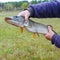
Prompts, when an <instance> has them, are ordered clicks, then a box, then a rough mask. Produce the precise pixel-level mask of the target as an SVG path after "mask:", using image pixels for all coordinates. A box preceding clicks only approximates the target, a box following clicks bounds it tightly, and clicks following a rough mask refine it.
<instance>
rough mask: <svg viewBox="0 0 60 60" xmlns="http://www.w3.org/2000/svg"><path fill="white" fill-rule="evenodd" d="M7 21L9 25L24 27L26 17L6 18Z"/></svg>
mask: <svg viewBox="0 0 60 60" xmlns="http://www.w3.org/2000/svg"><path fill="white" fill-rule="evenodd" d="M5 21H6V22H7V23H9V24H12V25H15V26H18V27H24V21H25V20H24V17H22V16H12V17H5Z"/></svg>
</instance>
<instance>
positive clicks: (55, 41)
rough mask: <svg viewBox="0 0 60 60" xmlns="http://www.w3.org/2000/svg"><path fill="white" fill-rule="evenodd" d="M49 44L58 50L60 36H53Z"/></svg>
mask: <svg viewBox="0 0 60 60" xmlns="http://www.w3.org/2000/svg"><path fill="white" fill-rule="evenodd" d="M51 42H52V44H55V46H56V47H58V48H60V35H58V34H54V35H53V37H52V40H51Z"/></svg>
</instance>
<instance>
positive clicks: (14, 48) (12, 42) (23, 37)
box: [0, 12, 60, 60]
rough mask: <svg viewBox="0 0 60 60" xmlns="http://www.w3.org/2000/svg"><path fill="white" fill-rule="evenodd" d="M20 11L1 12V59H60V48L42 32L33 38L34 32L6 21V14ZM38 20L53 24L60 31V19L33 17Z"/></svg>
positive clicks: (11, 14) (15, 13)
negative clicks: (21, 29)
mask: <svg viewBox="0 0 60 60" xmlns="http://www.w3.org/2000/svg"><path fill="white" fill-rule="evenodd" d="M18 13H19V12H2V13H0V60H60V49H59V48H57V47H55V46H54V45H52V44H51V42H50V41H48V40H46V39H45V38H44V36H43V35H42V34H40V35H39V36H40V37H38V36H37V37H36V38H35V39H34V38H32V33H30V32H28V31H26V30H24V32H23V33H22V34H21V32H20V28H19V27H15V26H12V25H10V24H8V23H6V22H5V21H4V18H5V17H6V16H13V15H17V14H18ZM33 20H34V21H36V22H41V23H44V24H49V25H52V26H53V28H54V30H55V31H56V32H57V33H58V34H59V33H60V19H58V18H54V19H49V18H47V19H36V18H35V19H33Z"/></svg>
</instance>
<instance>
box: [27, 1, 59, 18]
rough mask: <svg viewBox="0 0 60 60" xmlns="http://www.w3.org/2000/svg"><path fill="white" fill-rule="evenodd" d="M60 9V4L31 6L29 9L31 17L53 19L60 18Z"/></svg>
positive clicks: (48, 3) (50, 3) (47, 3)
mask: <svg viewBox="0 0 60 60" xmlns="http://www.w3.org/2000/svg"><path fill="white" fill-rule="evenodd" d="M58 5H59V6H58ZM58 8H59V9H60V3H59V4H58V2H45V3H40V4H35V5H31V6H30V7H28V8H27V9H28V10H29V11H30V17H36V18H52V17H60V13H59V9H58Z"/></svg>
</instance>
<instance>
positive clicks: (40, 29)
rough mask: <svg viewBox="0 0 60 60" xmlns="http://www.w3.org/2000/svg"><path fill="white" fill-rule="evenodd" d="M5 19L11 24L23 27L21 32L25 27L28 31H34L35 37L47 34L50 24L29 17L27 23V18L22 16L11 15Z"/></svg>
mask: <svg viewBox="0 0 60 60" xmlns="http://www.w3.org/2000/svg"><path fill="white" fill-rule="evenodd" d="M5 21H6V22H7V23H9V24H11V25H14V26H16V27H20V28H21V32H23V29H24V28H25V29H26V30H27V31H29V32H32V33H33V37H35V35H36V34H37V35H38V36H39V34H46V33H48V25H45V24H42V23H38V22H35V21H33V20H31V19H30V18H29V19H28V21H27V23H25V18H24V17H22V16H11V17H5Z"/></svg>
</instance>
